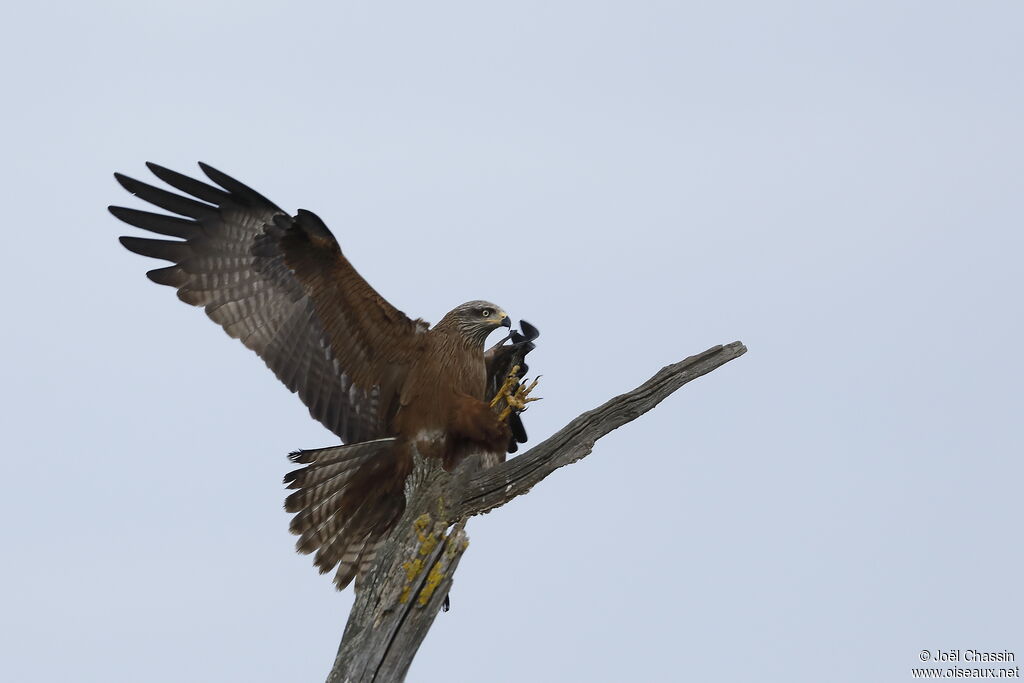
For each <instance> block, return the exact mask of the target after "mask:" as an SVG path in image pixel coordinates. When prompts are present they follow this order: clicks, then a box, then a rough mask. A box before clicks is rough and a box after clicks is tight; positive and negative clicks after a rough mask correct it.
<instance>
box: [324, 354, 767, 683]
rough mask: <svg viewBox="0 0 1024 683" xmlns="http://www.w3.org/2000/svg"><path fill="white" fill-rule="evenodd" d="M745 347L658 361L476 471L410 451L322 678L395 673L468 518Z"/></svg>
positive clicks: (429, 615)
mask: <svg viewBox="0 0 1024 683" xmlns="http://www.w3.org/2000/svg"><path fill="white" fill-rule="evenodd" d="M746 350H747V349H746V347H745V346H744V345H743V344H741V343H740V342H733V343H732V344H727V345H725V346H715V347H713V348H710V349H708V350H707V351H705V352H703V353H700V354H697V355H695V356H691V357H689V358H687V359H685V360H682V361H680V362H678V363H675V364H673V365H669V366H667V367H665V368H662V369H661V370H660V371H659V372H658V373H657V374H655V375H654V376H653V377H652V378H651V379H649V380H648V381H646V382H644V383H643V384H642V385H640V386H639V387H637V388H636V389H634V390H632V391H629V392H627V393H625V394H622V395H620V396H616V397H615V398H613V399H611V400H609V401H607V402H606V403H605V404H604V405H602V406H600V407H598V408H595V409H593V410H590V411H588V412H586V413H583V414H582V415H580V416H579V417H577V418H576V419H574V420H573V421H572V422H570V423H569V424H568V425H566V426H565V427H564V428H562V429H561V430H559V431H558V432H556V433H555V434H553V435H552V436H551V437H550V438H548V439H546V440H545V441H543V442H541V443H540V444H538V445H537V446H534V447H533V448H531V449H530V450H528V451H526V452H525V453H523V454H522V455H519V456H517V457H515V458H512V459H511V460H509V461H507V462H505V463H503V464H500V465H497V466H496V467H492V468H489V469H484V470H481V469H479V468H478V467H476V466H475V463H473V462H467V463H465V464H464V467H462V468H460V469H459V470H458V471H457V472H455V473H454V474H449V473H447V472H445V471H444V470H443V469H442V468H441V467H440V466H439V464H438V463H437V462H436V461H428V460H424V459H421V458H417V461H416V468H415V470H414V472H413V474H412V475H411V476H410V477H409V481H408V482H407V483H406V499H407V501H408V502H407V505H406V510H405V514H404V515H403V516H402V520H401V521H400V522H399V524H398V525H397V526H396V527H395V529H394V530H393V531H392V533H391V536H390V537H389V538H388V540H387V542H386V543H385V544H384V547H383V548H382V549H381V551H380V552H379V553H378V556H377V560H376V562H375V563H374V565H373V567H372V568H371V570H370V571H369V573H368V574H367V576H366V577H364V578H363V580H362V581H361V582H360V583H359V584H358V585H357V586H356V601H355V604H354V605H353V606H352V611H351V612H350V613H349V619H348V623H347V625H346V626H345V633H344V635H343V636H342V640H341V645H340V646H339V648H338V654H337V656H336V657H335V660H334V666H333V667H332V669H331V672H330V674H329V675H328V677H327V682H328V683H343V682H345V683H370V682H374V683H385V682H390V681H401V680H403V679H404V677H405V674H406V672H407V671H408V670H409V666H410V665H411V664H412V660H413V657H414V656H415V655H416V651H417V650H418V649H419V646H420V643H422V642H423V638H424V637H426V635H427V632H428V631H429V630H430V626H431V625H432V624H433V622H434V618H435V617H436V616H437V613H438V611H439V610H440V609H441V605H442V604H443V603H444V599H445V596H446V595H447V594H448V590H449V588H450V587H451V583H452V576H453V574H454V573H455V569H456V568H457V567H458V564H459V560H460V559H461V558H462V554H463V553H464V552H465V551H466V548H467V547H468V546H469V540H468V538H467V536H466V533H465V522H466V519H467V518H468V517H471V516H473V515H478V514H481V513H484V512H487V511H489V510H493V509H494V508H496V507H499V506H501V505H504V504H505V503H507V502H509V501H510V500H512V499H513V498H515V497H517V496H521V495H523V494H524V493H527V492H528V491H529V490H530V489H531V488H532V487H533V486H535V485H536V484H537V483H538V482H540V481H541V480H542V479H544V478H545V477H547V476H548V475H549V474H551V473H552V472H554V471H555V470H556V469H558V468H560V467H564V466H565V465H568V464H571V463H574V462H576V461H577V460H580V459H581V458H583V457H585V456H586V455H587V454H589V453H590V452H591V450H592V449H593V447H594V443H595V442H596V441H597V440H598V439H600V438H601V437H602V436H604V435H605V434H607V433H609V432H611V431H612V430H614V429H617V428H618V427H621V426H622V425H624V424H626V423H627V422H631V421H632V420H635V419H636V418H638V417H639V416H640V415H643V414H644V413H645V412H647V411H648V410H651V409H652V408H654V407H655V406H656V405H658V403H660V402H661V401H662V400H664V399H665V398H666V397H667V396H669V395H670V394H672V393H673V392H674V391H676V390H677V389H679V388H680V387H681V386H683V385H684V384H686V383H687V382H690V381H692V380H694V379H696V378H698V377H700V376H702V375H706V374H707V373H709V372H711V371H712V370H714V369H716V368H718V367H721V366H722V365H724V364H726V363H728V362H729V361H731V360H733V359H735V358H739V357H740V356H742V355H743V354H744V353H746Z"/></svg>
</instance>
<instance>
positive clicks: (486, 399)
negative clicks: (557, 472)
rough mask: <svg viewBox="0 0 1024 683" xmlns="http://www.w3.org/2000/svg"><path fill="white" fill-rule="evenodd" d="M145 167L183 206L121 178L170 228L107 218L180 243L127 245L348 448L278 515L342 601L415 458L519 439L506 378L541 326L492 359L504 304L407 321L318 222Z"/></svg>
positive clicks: (456, 457) (498, 449) (317, 464)
mask: <svg viewBox="0 0 1024 683" xmlns="http://www.w3.org/2000/svg"><path fill="white" fill-rule="evenodd" d="M147 166H148V167H149V169H150V170H151V171H152V172H153V173H154V174H155V175H156V176H157V177H158V178H160V179H161V180H163V181H164V182H166V183H167V184H168V185H170V186H171V187H173V188H176V189H177V190H179V191H181V192H183V193H185V195H187V196H185V195H182V194H177V193H174V192H170V191H167V190H163V189H160V188H157V187H154V186H152V185H148V184H146V183H143V182H140V181H138V180H134V179H132V178H129V177H127V176H124V175H121V174H119V173H118V174H115V178H116V179H117V181H118V182H119V183H120V184H121V185H122V186H123V187H124V188H125V189H126V190H128V191H129V192H131V193H132V194H134V195H136V196H138V197H139V198H141V199H144V200H146V201H147V202H149V203H151V204H153V205H155V206H157V207H159V208H161V209H164V210H166V211H170V212H173V213H174V214H177V215H166V214H158V213H151V212H147V211H139V210H137V209H129V208H124V207H118V206H112V207H110V212H111V213H112V214H114V216H116V217H117V218H119V219H121V220H122V221H124V222H126V223H129V224H131V225H134V226H137V227H140V228H143V229H145V230H148V231H150V232H154V233H157V234H160V235H165V236H168V237H172V238H178V239H176V240H162V239H148V238H140V237H122V238H121V243H122V244H123V245H124V246H125V247H127V248H128V249H129V250H131V251H133V252H135V253H137V254H142V255H143V256H150V257H153V258H158V259H163V260H166V261H170V262H172V263H173V265H171V266H168V267H165V268H158V269H156V270H151V271H149V273H148V276H149V278H150V279H151V280H153V281H154V282H156V283H158V284H161V285H168V286H171V287H174V288H176V289H177V290H178V298H180V299H181V300H182V301H184V302H186V303H189V304H192V305H194V306H203V307H205V310H206V314H207V315H208V316H209V317H210V318H211V319H212V320H213V321H214V322H217V323H218V324H220V325H221V327H223V328H224V330H225V331H226V332H227V333H228V334H229V335H230V336H232V337H235V338H237V339H239V340H241V342H242V343H243V344H245V346H247V347H248V348H250V349H252V350H253V351H255V352H256V353H257V354H258V355H259V356H260V357H261V358H262V359H263V360H264V362H266V364H267V366H268V367H269V368H270V369H271V370H273V372H274V374H275V375H277V377H278V379H280V380H281V381H282V382H283V383H284V384H285V386H287V387H288V388H289V389H290V390H291V391H294V392H297V393H298V395H299V398H300V399H301V400H302V402H303V403H305V404H306V406H307V407H308V408H309V412H310V415H312V416H313V417H314V418H315V419H316V420H318V421H319V422H321V423H322V424H323V425H324V426H325V427H327V428H328V429H330V430H331V431H332V432H334V433H335V434H337V435H338V437H340V439H341V440H342V442H343V443H344V444H346V445H342V446H336V447H331V448H323V449H318V450H309V451H297V452H295V453H293V454H292V455H291V456H290V458H291V459H292V461H293V462H296V463H300V464H302V465H304V467H303V468H301V469H298V470H295V471H293V472H291V473H289V474H288V475H287V476H286V477H285V483H286V484H287V485H288V487H289V488H292V489H297V490H296V491H295V492H294V493H292V494H291V495H290V496H289V497H288V498H287V500H286V502H285V508H286V509H287V510H288V511H289V512H296V513H298V514H296V515H295V517H294V518H293V519H292V523H291V530H292V532H293V533H296V534H298V535H299V536H300V538H299V540H298V542H297V548H298V550H299V551H300V552H303V553H311V552H313V551H316V558H315V564H316V566H317V567H318V568H319V569H320V571H321V573H326V572H328V571H330V570H331V569H333V568H334V567H336V566H337V568H338V569H337V573H336V575H335V579H334V582H335V585H336V586H337V587H338V588H339V589H341V588H344V587H345V586H346V585H347V584H348V583H349V582H350V581H351V580H352V579H353V578H354V577H356V576H357V575H362V574H364V573H365V572H366V570H367V569H368V568H369V566H370V564H371V563H372V561H373V559H374V556H375V553H376V551H377V549H378V547H379V546H380V544H381V543H382V542H383V539H384V537H385V536H386V534H387V532H388V531H389V530H390V529H391V528H392V527H393V526H394V525H395V524H396V523H397V521H398V519H399V518H400V517H401V515H402V513H403V511H404V509H405V493H404V483H405V479H406V477H407V476H408V475H409V473H410V472H411V471H412V468H413V456H414V453H417V452H418V453H419V454H420V455H422V456H423V457H427V458H437V459H440V460H441V461H442V463H443V465H444V467H445V468H446V469H448V470H451V469H453V468H454V467H456V466H457V465H458V464H459V463H460V462H461V461H462V460H463V459H464V458H465V457H466V456H468V455H470V454H479V455H481V456H483V458H482V459H483V460H486V461H487V462H488V463H489V464H493V463H494V462H499V461H501V460H504V457H505V453H506V451H509V452H512V451H514V450H515V449H516V444H517V442H518V443H521V442H523V441H525V440H526V434H525V431H524V430H523V427H522V423H521V421H520V419H519V415H518V413H519V412H521V411H522V410H523V409H524V408H525V406H526V403H527V402H529V401H531V400H535V399H532V398H527V394H528V393H529V391H530V389H532V386H530V387H527V386H524V385H523V384H522V383H521V382H520V381H519V375H518V374H516V372H515V370H517V368H513V367H510V366H512V365H513V364H514V363H518V364H519V367H518V370H519V371H521V372H523V373H525V365H523V363H522V359H523V357H524V356H525V354H526V353H528V352H529V351H530V350H531V349H532V348H533V343H532V341H533V339H535V338H536V337H537V332H536V328H533V327H532V326H530V325H529V324H528V323H525V322H524V323H522V329H523V332H522V333H519V332H512V333H510V334H509V335H508V336H507V337H506V338H505V339H503V340H502V341H501V342H499V344H498V345H496V346H495V347H493V348H492V349H490V350H489V351H488V352H487V353H486V354H485V353H484V342H485V341H486V339H487V337H488V335H489V334H490V333H491V332H493V331H494V330H495V329H498V328H501V327H505V328H508V327H510V326H511V322H510V319H509V317H508V315H507V314H506V313H505V311H503V310H502V309H501V308H500V307H498V306H496V305H495V304H492V303H489V302H487V301H470V302H468V303H465V304H462V305H461V306H457V307H455V308H454V309H452V310H451V311H450V312H449V313H448V314H446V315H445V316H444V317H443V318H442V319H441V321H440V322H439V323H438V324H437V325H435V326H434V327H430V326H429V324H427V323H426V322H424V321H423V320H421V319H417V320H412V319H410V318H409V317H407V316H406V315H405V314H404V313H402V312H401V311H399V310H398V309H396V308H395V307H394V306H392V305H391V304H389V303H388V302H387V301H385V300H384V299H383V298H382V297H381V296H380V295H379V294H378V293H377V292H376V291H374V289H373V288H372V287H371V286H370V285H369V283H367V282H366V280H364V279H363V278H362V277H361V276H360V275H359V273H357V272H356V270H355V269H354V268H353V267H352V265H351V264H350V263H349V261H348V259H346V258H345V256H344V255H343V254H342V252H341V248H340V247H339V245H338V242H337V240H335V238H334V236H333V235H332V234H331V232H330V231H329V230H328V229H327V226H326V225H324V223H323V221H321V220H320V218H318V217H317V216H316V215H315V214H313V213H311V212H309V211H306V210H303V209H300V210H299V211H298V213H297V214H296V215H295V216H289V215H288V214H286V213H285V212H284V211H282V210H281V209H280V208H278V207H277V206H276V205H274V204H273V203H272V202H270V201H269V200H268V199H266V198H265V197H263V196H262V195H260V194H259V193H257V192H255V191H254V190H252V189H250V188H249V187H247V186H245V185H243V184H242V183H240V182H238V181H237V180H235V179H233V178H231V177H229V176H227V175H225V174H223V173H221V172H220V171H217V170H216V169H214V168H211V167H210V166H208V165H206V164H202V163H201V164H200V165H199V166H200V168H201V169H202V170H203V172H204V173H205V174H206V176H207V177H208V178H209V179H210V180H212V181H213V182H214V183H215V185H210V184H208V183H205V182H202V181H199V180H195V179H193V178H190V177H188V176H185V175H182V174H180V173H177V172H175V171H171V170H169V169H166V168H163V167H161V166H158V165H156V164H147ZM506 341H511V343H508V344H506V343H505V342H506ZM510 371H511V374H509V373H510ZM506 377H508V380H507V381H506ZM492 399H493V400H492Z"/></svg>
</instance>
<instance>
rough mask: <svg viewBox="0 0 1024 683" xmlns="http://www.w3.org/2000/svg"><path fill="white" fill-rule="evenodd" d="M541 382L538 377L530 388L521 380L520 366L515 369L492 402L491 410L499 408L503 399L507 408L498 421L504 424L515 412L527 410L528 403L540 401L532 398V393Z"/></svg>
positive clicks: (501, 412) (499, 415)
mask: <svg viewBox="0 0 1024 683" xmlns="http://www.w3.org/2000/svg"><path fill="white" fill-rule="evenodd" d="M539 381H540V377H537V379H535V380H533V382H531V383H530V384H529V386H527V385H525V384H523V383H522V382H520V380H519V366H518V365H516V366H515V367H513V368H512V369H511V370H510V371H509V373H508V377H506V378H505V383H504V384H502V385H501V388H500V389H498V392H497V393H496V394H495V395H494V398H493V399H492V400H491V408H497V406H498V404H499V403H500V402H501V401H502V400H503V399H504V401H505V407H504V408H503V409H502V410H501V411H500V412H499V413H498V420H499V421H501V422H504V421H505V420H506V419H508V416H509V415H511V414H512V412H513V411H515V412H517V413H521V412H523V411H524V410H526V404H527V403H531V402H533V401H539V400H540V399H539V398H533V397H530V392H531V391H533V390H534V388H536V386H537V382H539Z"/></svg>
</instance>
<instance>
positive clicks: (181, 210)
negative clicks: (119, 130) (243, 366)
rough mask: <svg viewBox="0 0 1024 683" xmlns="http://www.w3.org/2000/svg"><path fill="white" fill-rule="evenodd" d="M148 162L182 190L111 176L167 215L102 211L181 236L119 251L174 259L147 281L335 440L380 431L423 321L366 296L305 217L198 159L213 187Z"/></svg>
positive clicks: (128, 240)
mask: <svg viewBox="0 0 1024 683" xmlns="http://www.w3.org/2000/svg"><path fill="white" fill-rule="evenodd" d="M147 166H148V167H149V169H150V170H151V171H152V172H153V173H154V174H155V175H156V176H157V177H158V178H160V179H161V180H163V181H164V182H166V183H167V184H168V185H170V186H172V187H173V188H175V189H177V190H180V191H181V192H183V193H184V195H181V194H176V193H174V192H169V191H167V190H163V189H160V188H157V187H154V186H152V185H148V184H146V183H143V182H139V181H138V180H134V179H132V178H129V177H127V176H124V175H121V174H115V177H116V178H117V181H118V182H119V183H120V184H121V185H122V186H123V187H124V188H125V189H126V190H128V191H129V192H131V193H132V194H134V195H136V196H138V197H139V198H141V199H144V200H145V201H147V202H149V203H150V204H153V205H154V206H156V207H158V208H160V209H164V210H166V211H170V212H173V213H174V214H177V215H174V216H172V215H166V214H158V213H150V212H147V211H139V210H137V209H129V208H124V207H119V206H112V207H110V212H111V213H112V214H114V216H116V217H117V218H119V219H121V220H122V221H124V222H125V223H128V224H130V225H134V226H137V227H139V228H143V229H145V230H149V231H150V232H153V233H157V234H159V235H164V236H167V237H172V238H179V239H176V240H164V239H148V238H140V237H122V238H121V243H122V244H123V245H124V246H125V247H127V248H128V249H129V250H131V251H133V252H135V253H137V254H142V255H143V256H150V257H153V258H158V259H163V260H165V261H170V262H171V263H172V264H173V265H171V266H168V267H166V268H158V269H156V270H151V271H149V273H147V275H148V276H149V279H151V280H152V281H153V282H156V283H158V284H161V285H168V286H171V287H174V288H176V289H177V290H178V298H180V299H181V300H182V301H184V302H186V303H188V304H192V305H193V306H203V307H204V308H205V309H206V314H207V315H208V316H209V317H210V318H211V319H212V320H213V321H214V322H216V323H218V324H219V325H220V326H221V327H223V328H224V331H225V332H227V333H228V334H229V335H230V336H232V337H235V338H236V339H239V340H240V341H241V342H242V343H243V344H245V345H246V346H247V347H248V348H250V349H252V350H253V351H255V352H256V353H257V354H258V355H259V356H260V357H261V358H262V359H263V360H264V361H265V362H266V364H267V366H268V367H269V368H270V369H271V370H273V371H274V374H275V375H277V377H278V379H280V380H281V381H282V382H284V384H285V386H287V387H288V388H289V389H290V390H292V391H294V392H297V393H298V395H299V398H300V399H302V402H303V403H305V404H306V406H307V407H308V408H309V412H310V414H311V415H312V416H313V417H314V418H315V419H316V420H318V421H319V422H321V423H322V424H323V425H324V426H325V427H327V428H328V429H330V430H331V431H332V432H334V433H335V434H337V435H338V436H339V437H341V439H342V441H344V442H346V443H354V442H359V441H366V440H369V439H375V438H380V437H382V436H387V435H386V434H385V433H384V432H385V430H386V422H387V417H388V414H389V411H391V410H392V409H393V406H392V405H391V404H392V401H393V399H394V396H395V394H396V389H397V386H398V385H399V384H400V382H401V379H402V375H403V373H404V372H405V368H406V367H407V365H408V363H409V361H410V359H411V357H412V355H413V354H414V352H415V348H416V345H417V342H416V337H417V336H418V332H421V331H423V330H425V329H426V323H423V322H422V321H413V320H410V319H409V318H408V317H407V316H406V315H405V314H404V313H402V312H401V311H399V310H398V309H396V308H395V307H393V306H392V305H391V304H389V303H388V302H387V301H385V300H384V299H383V298H382V297H381V296H380V295H379V294H378V293H377V292H376V291H374V289H373V288H372V287H370V285H369V284H368V283H367V282H366V280H364V279H363V278H362V277H361V276H360V275H359V273H357V272H356V270H355V269H354V268H353V267H352V265H351V264H350V263H349V262H348V259H346V258H345V256H344V255H343V254H342V252H341V248H340V247H339V246H338V242H337V241H336V240H335V239H334V236H333V235H331V233H330V231H329V230H328V229H327V226H326V225H324V223H323V221H321V220H320V219H319V218H318V217H317V216H316V215H314V214H313V213H311V212H309V211H305V210H300V211H299V212H298V214H297V215H295V216H294V217H293V216H289V215H288V214H286V213H285V212H284V211H282V210H281V209H280V208H278V207H277V206H275V205H274V204H273V203H272V202H271V201H269V200H268V199H267V198H266V197H263V196H262V195H260V194H259V193H257V192H255V191H254V190H252V189H250V188H249V187H247V186H245V185H243V184H242V183H240V182H238V181H237V180H235V179H233V178H231V177H229V176H227V175H225V174H223V173H221V172H220V171H217V170H216V169H214V168H211V167H210V166H207V165H206V164H202V163H200V164H199V166H200V168H201V169H202V170H203V172H204V173H205V174H206V176H207V177H208V178H209V179H210V180H212V181H213V182H214V183H215V184H216V186H215V185H210V184H207V183H205V182H201V181H199V180H195V179H193V178H189V177H188V176H185V175H182V174H180V173H176V172H175V171H171V170H169V169H166V168H163V167H161V166H157V165H156V164H147ZM186 195H187V196H186Z"/></svg>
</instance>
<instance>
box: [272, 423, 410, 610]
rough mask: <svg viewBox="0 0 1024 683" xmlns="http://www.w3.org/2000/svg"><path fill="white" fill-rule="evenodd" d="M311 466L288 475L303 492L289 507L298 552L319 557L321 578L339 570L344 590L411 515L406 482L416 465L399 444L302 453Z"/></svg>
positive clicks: (294, 457) (298, 457) (296, 456)
mask: <svg viewBox="0 0 1024 683" xmlns="http://www.w3.org/2000/svg"><path fill="white" fill-rule="evenodd" d="M288 457H289V459H290V460H291V461H292V462H295V463H301V464H303V465H305V467H302V468H300V469H297V470H294V471H292V472H289V473H288V474H287V475H285V478H284V483H285V484H286V485H287V486H288V488H290V489H297V490H296V491H295V492H294V493H292V494H291V495H289V496H288V498H287V499H285V502H284V509H285V510H287V511H288V512H295V513H298V514H296V515H295V516H294V517H293V518H292V521H291V524H290V526H289V529H290V531H291V532H292V533H293V534H296V535H298V536H299V540H298V541H297V542H296V544H295V547H296V549H297V550H298V551H299V552H300V553H303V554H309V553H312V552H314V551H316V556H315V558H314V560H313V563H314V564H315V565H316V567H317V568H318V569H319V570H320V573H321V574H326V573H327V572H329V571H331V570H332V569H334V567H335V566H337V568H338V569H337V573H336V574H335V576H334V584H335V586H337V588H338V590H341V589H342V588H344V587H345V586H347V585H348V584H349V583H350V582H351V581H352V579H353V578H356V577H357V576H362V575H363V574H365V573H366V571H367V570H368V569H369V568H370V565H371V564H372V563H373V560H374V558H375V557H376V554H377V550H378V549H379V548H380V546H381V544H382V543H383V542H384V538H385V537H386V535H387V532H388V531H390V530H391V529H392V527H394V525H395V524H396V523H397V522H398V520H399V519H400V518H401V516H402V513H403V512H405V478H406V476H408V474H409V472H410V471H411V469H412V467H411V466H412V460H411V458H409V457H408V456H407V455H406V454H405V453H404V452H403V449H401V448H400V447H399V444H398V440H397V439H393V438H389V439H377V440H375V441H364V442H362V443H355V444H350V445H346V446H334V447H331V448H320V449H317V450H309V451H296V452H295V453H292V454H291V455H290V456H288Z"/></svg>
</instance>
